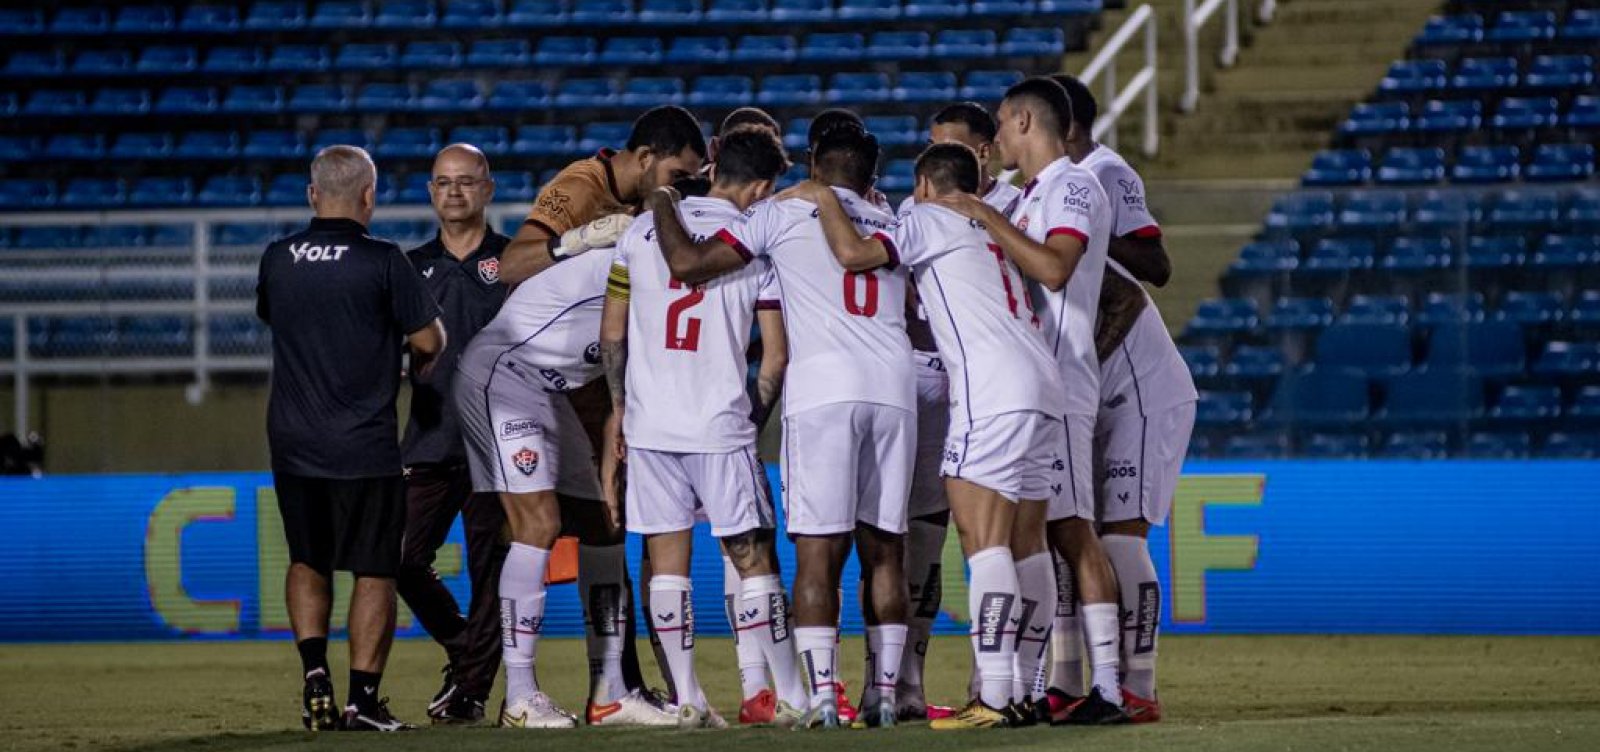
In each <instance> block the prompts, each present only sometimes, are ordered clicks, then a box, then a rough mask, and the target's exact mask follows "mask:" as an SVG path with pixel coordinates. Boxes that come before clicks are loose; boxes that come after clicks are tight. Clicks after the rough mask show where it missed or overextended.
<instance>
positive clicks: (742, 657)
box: [722, 556, 767, 700]
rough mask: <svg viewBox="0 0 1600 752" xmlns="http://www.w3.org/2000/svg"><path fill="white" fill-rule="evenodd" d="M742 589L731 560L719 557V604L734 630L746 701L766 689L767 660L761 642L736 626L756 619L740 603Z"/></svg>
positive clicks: (740, 681) (741, 681) (740, 684)
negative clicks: (720, 596)
mask: <svg viewBox="0 0 1600 752" xmlns="http://www.w3.org/2000/svg"><path fill="white" fill-rule="evenodd" d="M742 592H743V583H742V581H741V580H740V578H739V569H738V567H735V566H734V565H733V560H732V559H730V558H728V557H726V556H724V557H722V604H723V609H724V610H725V611H726V612H727V616H728V628H729V629H731V630H733V649H734V652H735V653H736V654H737V655H738V657H739V686H740V689H741V690H742V692H743V694H742V695H741V696H742V697H743V698H744V699H746V700H748V699H750V698H752V697H755V696H756V695H758V694H760V693H761V690H763V689H766V688H767V659H766V658H765V656H764V655H763V654H762V651H761V645H759V644H758V643H756V641H755V640H754V639H753V638H752V637H751V636H750V635H746V634H745V633H744V631H745V630H743V629H741V628H740V626H739V625H740V624H742V623H746V622H753V621H755V620H756V618H755V616H754V615H752V614H750V612H749V611H750V609H749V608H748V607H747V606H744V605H743V604H742V603H741V601H742V600H743V599H744V596H743V595H742Z"/></svg>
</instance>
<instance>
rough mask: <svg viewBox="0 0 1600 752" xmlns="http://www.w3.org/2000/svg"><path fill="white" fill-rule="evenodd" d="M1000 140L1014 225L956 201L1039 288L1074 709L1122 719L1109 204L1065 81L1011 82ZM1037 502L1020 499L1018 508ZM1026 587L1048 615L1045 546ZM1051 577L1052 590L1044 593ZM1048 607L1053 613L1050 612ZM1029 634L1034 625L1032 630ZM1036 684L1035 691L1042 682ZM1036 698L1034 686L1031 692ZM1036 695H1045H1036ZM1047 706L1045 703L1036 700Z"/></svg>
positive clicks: (1021, 573) (1025, 567) (1023, 580)
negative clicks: (1113, 555) (1058, 410)
mask: <svg viewBox="0 0 1600 752" xmlns="http://www.w3.org/2000/svg"><path fill="white" fill-rule="evenodd" d="M997 120H998V121H999V130H998V132H997V134H996V136H995V141H996V143H997V144H998V145H999V147H1000V154H1001V157H1002V159H1003V161H1004V164H1005V166H1006V167H1008V168H1017V169H1020V170H1021V171H1022V174H1023V175H1025V176H1027V178H1028V182H1027V184H1026V186H1025V187H1024V188H1023V195H1022V198H1021V199H1020V200H1019V201H1018V202H1017V206H1016V208H1015V209H1014V210H1013V211H1012V213H1011V217H1010V220H1011V222H1010V223H1008V222H1006V221H1004V220H1005V218H1004V217H1002V216H1001V215H1000V214H999V212H996V211H995V210H994V209H993V208H991V207H989V206H988V205H987V204H984V203H983V202H982V201H978V200H976V199H973V198H967V199H962V198H961V197H959V196H958V197H956V198H954V199H947V200H946V203H947V204H948V205H950V206H952V207H953V208H956V209H957V210H959V211H960V212H961V213H962V214H964V215H966V216H968V217H971V218H974V219H978V220H980V221H982V222H983V223H984V224H985V225H986V226H988V228H989V234H990V235H991V237H992V238H993V239H994V242H995V243H996V244H998V245H999V246H1000V247H1001V248H1002V249H1003V250H1004V252H1005V254H1006V255H1007V256H1008V257H1009V258H1011V259H1012V260H1013V261H1014V262H1016V264H1017V266H1018V268H1020V269H1021V270H1022V272H1023V273H1024V274H1026V275H1027V276H1028V277H1030V278H1031V279H1032V280H1033V281H1034V283H1035V285H1034V288H1033V289H1032V290H1031V292H1032V293H1033V294H1034V295H1035V296H1036V298H1037V299H1039V300H1040V308H1041V310H1040V314H1041V317H1042V318H1043V319H1044V332H1045V339H1046V342H1047V343H1048V344H1049V345H1050V347H1051V350H1052V352H1053V354H1054V356H1055V358H1056V362H1057V365H1058V366H1059V368H1060V369H1061V375H1062V383H1063V386H1064V387H1065V389H1066V397H1067V409H1066V416H1065V423H1066V429H1067V445H1066V469H1067V478H1066V483H1065V488H1064V489H1063V491H1062V493H1061V494H1059V495H1058V496H1056V497H1054V498H1053V499H1052V500H1051V503H1050V505H1049V507H1050V508H1049V509H1048V527H1047V532H1048V538H1049V544H1050V547H1051V548H1053V549H1054V550H1055V552H1056V553H1057V554H1059V555H1060V556H1061V558H1062V559H1064V560H1066V561H1067V562H1068V563H1069V564H1070V565H1071V567H1072V572H1073V579H1074V583H1075V584H1076V585H1077V594H1078V600H1079V601H1080V602H1082V603H1083V609H1082V610H1083V619H1084V632H1085V634H1086V636H1087V637H1088V642H1089V652H1090V655H1089V658H1090V664H1091V668H1092V671H1091V673H1092V684H1093V685H1094V686H1093V688H1092V689H1091V690H1090V691H1089V693H1088V695H1087V696H1086V697H1085V698H1084V700H1083V701H1082V702H1079V703H1077V705H1075V706H1074V707H1073V708H1072V711H1071V715H1070V717H1069V718H1068V719H1064V720H1069V721H1071V722H1074V723H1097V724H1098V723H1121V722H1124V721H1126V720H1127V717H1126V716H1125V715H1123V713H1122V709H1121V703H1122V690H1121V685H1120V683H1119V681H1118V677H1117V663H1118V657H1117V641H1118V637H1119V632H1120V621H1121V620H1120V618H1119V613H1118V594H1117V584H1116V576H1115V575H1114V574H1113V572H1112V569H1111V563H1110V560H1109V559H1107V557H1106V553H1105V550H1104V548H1102V547H1101V545H1100V540H1099V538H1098V537H1096V535H1095V531H1094V519H1095V510H1094V479H1093V469H1092V468H1093V462H1092V460H1093V440H1094V424H1095V415H1096V414H1097V412H1098V410H1099V403H1100V362H1099V358H1098V357H1097V355H1096V353H1095V348H1094V327H1095V320H1096V316H1097V309H1098V305H1099V299H1100V285H1101V281H1102V278H1103V276H1104V273H1105V264H1106V246H1107V243H1108V241H1109V238H1110V234H1111V217H1112V215H1111V210H1110V206H1109V205H1108V201H1107V198H1106V194H1105V191H1104V190H1102V189H1101V187H1100V182H1099V181H1098V180H1096V179H1095V177H1094V176H1093V175H1091V174H1089V173H1088V172H1086V171H1084V170H1082V169H1080V168H1078V167H1077V166H1075V165H1074V164H1073V163H1072V160H1071V159H1069V158H1068V157H1067V151H1066V143H1065V138H1064V136H1063V134H1064V133H1065V132H1066V127H1067V125H1068V124H1069V123H1070V122H1071V120H1072V105H1071V103H1070V101H1069V100H1068V99H1067V94H1066V91H1065V90H1063V89H1062V88H1061V85H1060V84H1058V83H1056V82H1055V81H1052V80H1050V79H1049V78H1042V77H1041V78H1030V79H1027V80H1025V81H1022V82H1020V83H1018V84H1016V85H1015V86H1012V87H1011V88H1010V89H1009V90H1007V91H1006V96H1005V98H1004V100H1002V102H1001V104H1000V110H999V112H998V117H997ZM1030 512H1032V510H1031V509H1030V508H1029V505H1026V504H1025V505H1022V508H1021V509H1020V510H1019V516H1026V515H1028V514H1029V513H1030ZM1040 522H1042V520H1036V519H1022V520H1019V521H1018V527H1019V528H1022V529H1037V528H1038V527H1040V525H1039V523H1040ZM1017 570H1018V580H1019V582H1020V584H1021V588H1022V591H1023V592H1024V593H1038V595H1039V598H1040V599H1041V601H1040V602H1041V603H1048V604H1049V606H1050V608H1049V609H1048V610H1045V613H1046V615H1045V619H1046V622H1047V623H1048V622H1049V621H1050V620H1051V619H1052V617H1053V615H1054V613H1055V604H1056V600H1057V594H1056V590H1055V585H1056V575H1055V568H1054V566H1053V564H1052V562H1051V560H1050V557H1049V552H1048V550H1046V549H1045V547H1044V546H1043V545H1042V544H1041V545H1040V551H1039V553H1038V554H1032V555H1029V556H1027V557H1025V558H1022V559H1020V560H1019V561H1018V565H1017ZM1046 584H1048V586H1049V589H1050V592H1049V593H1048V594H1045V593H1043V592H1042V588H1044V587H1045V586H1046ZM1041 610H1044V609H1041ZM1028 629H1029V630H1030V631H1031V626H1030V627H1028ZM1032 688H1033V690H1035V691H1037V689H1038V687H1037V685H1034V686H1033V687H1032ZM1030 694H1033V693H1030ZM1035 699H1038V698H1037V695H1035ZM1037 707H1045V708H1046V710H1047V709H1048V706H1047V705H1042V704H1039V703H1036V709H1037Z"/></svg>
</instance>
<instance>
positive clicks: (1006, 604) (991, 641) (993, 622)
mask: <svg viewBox="0 0 1600 752" xmlns="http://www.w3.org/2000/svg"><path fill="white" fill-rule="evenodd" d="M1015 602H1016V596H1014V595H1011V594H1010V593H984V594H983V600H982V601H980V602H979V607H978V652H980V653H998V652H1000V650H1001V649H1002V648H1003V647H1004V646H1005V637H1006V625H1007V624H1008V623H1010V621H1011V607H1012V606H1013V605H1015Z"/></svg>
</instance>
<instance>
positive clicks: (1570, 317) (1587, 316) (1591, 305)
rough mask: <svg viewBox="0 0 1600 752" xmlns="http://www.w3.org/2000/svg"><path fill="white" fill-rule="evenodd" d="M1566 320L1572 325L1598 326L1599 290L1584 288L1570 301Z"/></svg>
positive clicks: (1599, 311)
mask: <svg viewBox="0 0 1600 752" xmlns="http://www.w3.org/2000/svg"><path fill="white" fill-rule="evenodd" d="M1567 321H1568V322H1570V323H1572V324H1573V325H1574V326H1578V327H1582V328H1594V327H1596V326H1600V290H1584V291H1582V292H1580V293H1578V297H1577V299H1576V300H1574V301H1573V303H1572V311H1571V312H1569V313H1568V314H1567Z"/></svg>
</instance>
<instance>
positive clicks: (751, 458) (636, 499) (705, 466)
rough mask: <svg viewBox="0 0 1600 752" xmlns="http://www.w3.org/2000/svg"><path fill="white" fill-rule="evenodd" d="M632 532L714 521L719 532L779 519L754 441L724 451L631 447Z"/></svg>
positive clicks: (669, 529) (656, 531) (765, 524)
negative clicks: (747, 445) (682, 450)
mask: <svg viewBox="0 0 1600 752" xmlns="http://www.w3.org/2000/svg"><path fill="white" fill-rule="evenodd" d="M627 496H628V498H627V510H626V517H627V526H628V532H630V533H639V534H641V535H656V534H659V533H675V532H678V531H681V530H688V529H690V528H692V527H694V523H695V521H696V520H698V519H703V520H705V521H707V522H710V523H711V534H712V535H714V536H716V537H718V538H726V537H728V536H730V535H738V534H740V533H744V532H748V531H751V530H754V529H756V528H770V527H773V526H774V525H775V524H776V519H775V518H774V514H773V511H772V497H771V495H770V493H769V491H768V488H767V473H766V471H765V470H763V469H762V467H761V463H760V462H759V461H758V460H757V459H756V448H755V445H754V444H751V445H750V446H749V447H746V448H744V449H738V450H735V451H732V452H724V453H720V454H712V453H699V452H658V451H655V450H652V449H638V448H635V447H628V494H627Z"/></svg>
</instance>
